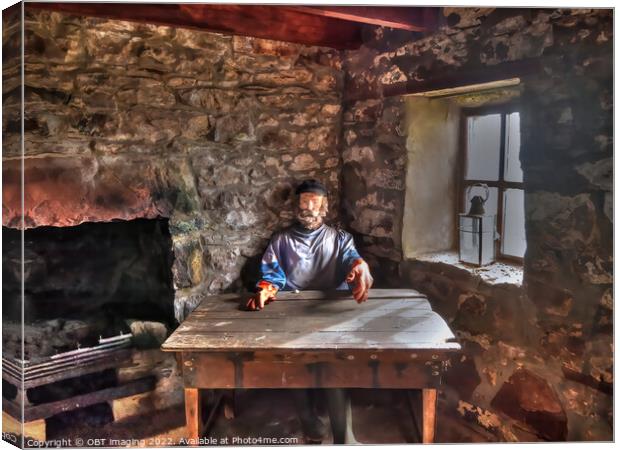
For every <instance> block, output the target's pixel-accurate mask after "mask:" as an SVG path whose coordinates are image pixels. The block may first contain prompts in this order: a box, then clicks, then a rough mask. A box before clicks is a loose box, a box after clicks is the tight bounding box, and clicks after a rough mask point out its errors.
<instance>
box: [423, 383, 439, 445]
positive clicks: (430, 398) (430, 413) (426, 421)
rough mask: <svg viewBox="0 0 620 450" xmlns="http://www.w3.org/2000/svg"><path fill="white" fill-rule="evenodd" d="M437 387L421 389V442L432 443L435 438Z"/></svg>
mask: <svg viewBox="0 0 620 450" xmlns="http://www.w3.org/2000/svg"><path fill="white" fill-rule="evenodd" d="M436 406H437V389H422V443H423V444H432V443H433V441H434V440H435V414H436V412H435V409H436Z"/></svg>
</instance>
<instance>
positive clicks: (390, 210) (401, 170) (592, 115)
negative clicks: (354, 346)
mask: <svg viewBox="0 0 620 450" xmlns="http://www.w3.org/2000/svg"><path fill="white" fill-rule="evenodd" d="M443 14H444V17H445V26H443V27H441V28H440V29H439V30H438V31H437V32H435V33H433V34H432V35H430V36H427V37H424V38H422V39H417V40H414V39H413V36H412V35H411V34H408V33H404V32H398V31H389V30H387V29H384V30H378V31H377V33H376V34H375V35H373V36H369V37H368V40H367V42H366V44H365V45H364V46H363V47H362V48H361V49H359V50H354V51H347V52H346V53H345V57H344V61H343V66H344V69H345V76H346V78H345V93H344V101H343V151H342V156H343V167H342V171H343V177H342V180H343V184H342V206H343V219H344V220H345V222H346V223H347V224H348V225H349V226H350V227H351V228H352V229H353V230H354V231H355V232H356V238H357V239H358V240H359V241H360V242H361V248H362V252H364V253H365V254H366V255H369V256H368V258H369V259H371V260H372V263H373V266H374V267H381V270H382V271H383V272H384V275H383V276H384V277H385V278H386V279H390V280H393V282H395V283H400V285H401V286H403V285H409V286H411V287H413V288H416V289H419V290H421V291H423V292H425V293H427V294H428V295H429V297H430V299H431V301H432V303H433V307H434V308H435V309H436V310H438V311H441V313H442V315H443V316H444V317H445V318H446V319H447V320H448V321H449V322H450V325H451V327H452V329H453V330H455V332H456V333H457V335H458V336H459V337H460V340H461V342H462V344H463V345H464V348H465V352H464V353H463V355H460V356H459V357H458V358H455V360H454V361H452V367H451V369H450V371H449V372H448V376H447V382H448V387H447V389H446V390H445V398H444V399H443V400H444V401H445V403H444V405H445V409H444V413H448V414H451V413H455V414H457V415H458V416H461V417H464V418H465V419H467V420H469V421H471V422H473V423H476V424H477V425H479V426H481V427H482V428H484V429H486V430H487V431H489V432H490V433H491V434H492V435H493V436H495V437H494V439H500V440H512V441H514V440H538V439H543V440H565V439H568V440H610V439H612V421H613V418H612V397H611V391H612V384H613V373H612V370H613V340H612V320H613V300H612V283H613V273H612V266H613V260H612V258H613V254H612V251H613V250H612V248H613V245H612V244H613V241H612V227H613V224H612V183H611V180H612V170H613V169H612V116H613V115H612V111H613V104H612V68H613V66H612V64H613V63H612V61H613V58H612V12H611V10H602V9H599V10H588V9H584V10H550V9H503V8H502V9H495V8H443ZM526 59H535V60H538V61H540V63H541V65H542V66H543V70H542V71H541V72H540V73H539V74H537V76H535V77H530V78H528V79H526V80H524V82H523V92H522V94H521V98H520V104H521V109H520V113H521V165H522V168H523V171H524V187H525V226H526V240H527V252H526V255H525V262H524V267H523V270H524V274H523V286H521V285H512V284H497V283H489V282H487V281H485V280H483V279H482V278H481V277H480V276H477V275H475V274H474V275H472V274H471V273H470V272H469V271H466V270H462V269H458V268H456V267H454V266H451V265H447V264H441V263H433V262H426V261H420V260H418V261H416V260H414V261H403V256H402V245H401V239H403V238H404V237H403V234H402V229H401V226H402V205H403V203H404V195H405V179H406V171H405V168H406V165H405V164H404V162H403V161H404V158H406V151H407V149H406V135H405V133H403V130H406V129H407V126H408V124H407V123H406V115H405V102H404V100H403V98H402V97H384V95H383V92H384V87H385V86H390V85H392V84H394V83H399V82H404V81H407V80H415V81H425V80H432V79H434V78H440V77H441V76H442V75H444V74H446V73H454V72H455V71H459V70H460V71H468V70H469V71H471V70H476V69H480V68H484V67H489V66H492V65H496V64H500V63H503V62H509V61H519V60H526ZM414 125H415V124H414ZM450 175H451V174H447V176H450ZM435 201H441V199H435ZM413 231H415V230H413ZM399 279H400V281H395V280H399Z"/></svg>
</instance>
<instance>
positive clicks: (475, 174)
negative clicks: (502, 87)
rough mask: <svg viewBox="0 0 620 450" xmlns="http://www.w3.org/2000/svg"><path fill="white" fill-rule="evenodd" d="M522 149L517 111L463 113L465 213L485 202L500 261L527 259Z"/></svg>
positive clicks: (462, 192)
mask: <svg viewBox="0 0 620 450" xmlns="http://www.w3.org/2000/svg"><path fill="white" fill-rule="evenodd" d="M520 147H521V135H520V121H519V112H518V111H516V110H515V109H510V108H509V107H505V106H504V107H502V108H501V109H495V110H493V109H471V110H470V109H467V110H464V111H463V137H462V148H463V151H462V155H463V161H462V162H463V164H462V165H461V167H462V168H463V169H462V177H461V196H460V198H461V201H462V203H461V211H462V212H467V211H469V205H470V201H471V198H472V197H473V196H475V195H481V196H483V197H484V189H483V188H481V187H478V186H474V187H471V186H472V185H474V184H476V183H484V184H486V185H487V186H488V187H489V198H488V200H487V202H486V203H485V211H486V212H487V214H495V215H496V226H497V232H498V233H499V240H498V241H496V245H497V248H496V254H497V255H498V257H500V258H507V259H514V260H518V261H522V260H523V255H524V254H525V248H526V242H525V211H524V195H523V192H524V191H523V171H522V170H521V162H520V159H519V151H520Z"/></svg>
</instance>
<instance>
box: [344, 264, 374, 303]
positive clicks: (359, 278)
mask: <svg viewBox="0 0 620 450" xmlns="http://www.w3.org/2000/svg"><path fill="white" fill-rule="evenodd" d="M346 281H347V283H351V284H353V298H355V301H356V302H357V303H362V302H365V301H366V300H368V291H369V290H370V288H371V287H372V283H373V282H374V279H373V278H372V275H370V268H369V267H368V264H367V263H366V261H364V260H363V259H357V260H355V262H354V263H353V267H351V271H350V272H349V274H348V275H347V278H346Z"/></svg>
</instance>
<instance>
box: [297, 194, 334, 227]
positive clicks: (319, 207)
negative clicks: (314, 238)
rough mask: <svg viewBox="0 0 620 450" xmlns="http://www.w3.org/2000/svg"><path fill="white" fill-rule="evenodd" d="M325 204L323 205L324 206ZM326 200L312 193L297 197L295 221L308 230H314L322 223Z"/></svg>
mask: <svg viewBox="0 0 620 450" xmlns="http://www.w3.org/2000/svg"><path fill="white" fill-rule="evenodd" d="M324 202H325V204H324ZM326 202H327V198H326V197H324V196H323V195H321V194H315V193H314V192H303V193H301V194H300V195H299V204H298V208H297V209H298V210H297V220H299V223H300V224H301V225H302V226H303V227H304V228H307V229H309V230H316V229H317V228H318V227H320V226H321V224H322V223H323V217H324V216H325V212H326V210H327V208H326V206H327V204H326Z"/></svg>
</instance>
